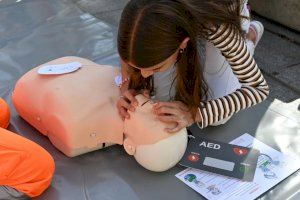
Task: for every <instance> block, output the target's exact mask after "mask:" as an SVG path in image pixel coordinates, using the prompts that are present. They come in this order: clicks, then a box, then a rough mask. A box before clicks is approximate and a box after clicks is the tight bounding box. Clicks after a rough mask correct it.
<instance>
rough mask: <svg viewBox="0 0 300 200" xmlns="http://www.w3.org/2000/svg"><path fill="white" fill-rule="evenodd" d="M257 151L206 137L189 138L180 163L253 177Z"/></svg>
mask: <svg viewBox="0 0 300 200" xmlns="http://www.w3.org/2000/svg"><path fill="white" fill-rule="evenodd" d="M259 153H260V152H259V151H258V150H256V149H251V148H247V147H241V146H237V145H232V144H227V143H223V142H218V141H214V140H210V139H206V138H201V137H195V138H191V139H190V141H189V144H188V147H187V150H186V152H185V154H184V156H183V157H182V159H181V161H180V162H179V164H180V165H182V166H185V167H191V168H195V169H201V170H204V171H209V172H213V173H216V174H221V175H224V176H230V177H234V178H238V179H242V180H243V181H252V180H253V178H254V174H255V170H256V165H257V160H258V156H259Z"/></svg>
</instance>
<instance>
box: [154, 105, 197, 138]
mask: <svg viewBox="0 0 300 200" xmlns="http://www.w3.org/2000/svg"><path fill="white" fill-rule="evenodd" d="M153 112H154V114H156V116H157V119H159V120H160V121H162V122H166V123H171V122H173V123H174V122H175V123H176V124H177V126H176V127H175V128H173V129H166V131H167V132H170V133H175V132H177V131H179V130H181V129H182V128H185V127H187V126H190V125H192V124H193V123H194V119H193V116H192V113H191V112H190V109H189V108H188V107H187V106H186V105H185V104H184V103H182V102H180V101H174V102H158V103H156V104H155V105H154V106H153Z"/></svg>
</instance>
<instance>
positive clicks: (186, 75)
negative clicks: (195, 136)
mask: <svg viewBox="0 0 300 200" xmlns="http://www.w3.org/2000/svg"><path fill="white" fill-rule="evenodd" d="M240 9H241V2H240V0H131V1H129V3H128V4H127V5H126V7H125V8H124V10H123V13H122V16H121V20H120V25H119V32H118V51H119V54H120V56H121V59H123V60H124V61H125V62H131V63H133V64H134V65H136V66H138V67H139V68H147V67H151V66H154V65H156V64H158V63H160V62H162V61H164V60H165V59H167V58H168V57H170V56H171V55H172V54H174V53H175V52H176V50H178V48H179V46H180V44H181V42H182V41H183V40H184V39H185V38H187V37H189V38H190V41H189V42H188V44H187V47H186V49H185V50H184V52H183V53H182V54H180V58H178V61H177V65H176V67H177V73H176V83H177V84H176V95H175V100H178V101H182V102H183V103H185V104H186V105H187V106H188V107H189V108H190V109H191V110H192V112H193V116H194V117H195V114H196V111H197V107H199V106H200V101H203V100H204V99H206V98H207V86H206V84H205V81H204V79H203V67H204V66H202V65H201V61H200V56H199V50H198V42H199V40H201V39H205V38H207V34H208V31H210V30H209V29H213V28H216V27H218V26H219V25H220V24H223V23H230V24H233V25H234V26H235V27H236V28H237V29H238V30H240V31H241V25H240V23H241V16H240ZM129 69H130V70H129V74H130V78H131V79H130V84H129V87H130V88H131V89H135V90H140V89H148V90H150V91H151V92H153V77H149V78H143V77H142V76H141V73H140V70H137V69H134V68H129Z"/></svg>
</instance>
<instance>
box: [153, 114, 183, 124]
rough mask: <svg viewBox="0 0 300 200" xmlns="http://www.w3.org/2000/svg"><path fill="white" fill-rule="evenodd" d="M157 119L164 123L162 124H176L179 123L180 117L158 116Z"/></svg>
mask: <svg viewBox="0 0 300 200" xmlns="http://www.w3.org/2000/svg"><path fill="white" fill-rule="evenodd" d="M157 119H158V120H160V121H162V122H166V123H168V122H176V123H178V117H176V116H174V115H159V116H157Z"/></svg>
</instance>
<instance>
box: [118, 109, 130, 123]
mask: <svg viewBox="0 0 300 200" xmlns="http://www.w3.org/2000/svg"><path fill="white" fill-rule="evenodd" d="M119 113H120V115H121V117H122V120H123V121H124V120H125V118H126V119H129V118H130V115H129V113H128V112H127V111H126V110H125V109H124V108H120V109H119Z"/></svg>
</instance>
